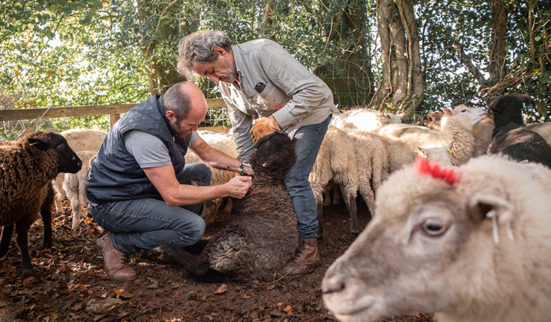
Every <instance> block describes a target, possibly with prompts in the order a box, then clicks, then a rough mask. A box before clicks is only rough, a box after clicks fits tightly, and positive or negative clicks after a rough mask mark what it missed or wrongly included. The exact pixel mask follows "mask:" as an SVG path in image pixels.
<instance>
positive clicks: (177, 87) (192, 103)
mask: <svg viewBox="0 0 551 322" xmlns="http://www.w3.org/2000/svg"><path fill="white" fill-rule="evenodd" d="M161 102H162V103H163V106H164V109H165V112H166V111H167V110H171V111H174V115H175V116H176V119H177V120H178V121H181V120H184V119H186V118H187V117H188V115H189V113H190V112H191V111H192V110H193V112H194V113H202V114H203V115H204V114H205V113H206V110H207V102H206V100H205V96H204V95H203V92H201V89H200V88H199V87H197V85H195V84H193V83H191V82H181V83H177V84H174V85H172V86H171V87H170V88H169V89H168V90H167V91H166V93H164V94H163V96H162V98H161Z"/></svg>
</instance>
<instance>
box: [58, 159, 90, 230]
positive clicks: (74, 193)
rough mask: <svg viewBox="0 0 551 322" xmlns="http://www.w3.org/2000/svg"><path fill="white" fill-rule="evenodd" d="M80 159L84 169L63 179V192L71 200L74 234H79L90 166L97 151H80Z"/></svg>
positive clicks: (85, 201) (68, 174)
mask: <svg viewBox="0 0 551 322" xmlns="http://www.w3.org/2000/svg"><path fill="white" fill-rule="evenodd" d="M77 155H78V157H79V158H80V159H81V160H82V168H81V169H80V170H79V171H78V172H77V173H65V174H64V179H63V190H64V191H65V194H66V195H67V196H68V198H69V202H70V203H71V209H72V211H73V224H72V227H71V228H72V230H73V234H75V235H76V234H77V232H78V228H79V226H80V219H81V218H83V211H84V206H85V204H86V203H87V202H88V199H86V189H85V185H86V181H87V180H88V174H89V173H90V166H91V164H92V162H93V161H94V160H95V159H96V155H97V151H79V152H77Z"/></svg>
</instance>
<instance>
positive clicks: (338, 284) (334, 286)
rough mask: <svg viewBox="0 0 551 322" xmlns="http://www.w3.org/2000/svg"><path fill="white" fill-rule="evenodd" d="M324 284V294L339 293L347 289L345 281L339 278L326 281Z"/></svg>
mask: <svg viewBox="0 0 551 322" xmlns="http://www.w3.org/2000/svg"><path fill="white" fill-rule="evenodd" d="M322 284H323V285H322V287H321V288H322V289H321V291H322V293H323V294H331V293H339V292H342V291H343V290H344V289H345V288H346V283H345V282H344V279H342V278H339V277H331V278H328V279H325V280H324V281H323V283H322Z"/></svg>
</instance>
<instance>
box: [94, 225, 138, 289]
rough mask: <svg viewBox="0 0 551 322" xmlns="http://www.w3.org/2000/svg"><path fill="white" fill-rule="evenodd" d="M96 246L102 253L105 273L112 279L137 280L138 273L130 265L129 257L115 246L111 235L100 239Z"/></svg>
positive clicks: (108, 234)
mask: <svg viewBox="0 0 551 322" xmlns="http://www.w3.org/2000/svg"><path fill="white" fill-rule="evenodd" d="M96 244H97V245H98V247H99V248H100V250H101V251H102V254H103V263H104V266H105V271H106V272H107V274H108V275H109V276H111V278H112V279H114V280H116V281H129V280H133V279H134V278H136V271H135V270H134V269H133V268H132V267H130V266H129V265H128V256H126V254H125V253H123V252H121V251H119V250H117V249H116V248H115V246H113V242H112V241H111V234H110V233H107V234H105V235H103V236H102V237H100V238H98V240H97V241H96Z"/></svg>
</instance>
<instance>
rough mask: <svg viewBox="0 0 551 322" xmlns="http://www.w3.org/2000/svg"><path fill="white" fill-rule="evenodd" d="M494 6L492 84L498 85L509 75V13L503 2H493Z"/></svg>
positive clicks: (493, 0)
mask: <svg viewBox="0 0 551 322" xmlns="http://www.w3.org/2000/svg"><path fill="white" fill-rule="evenodd" d="M491 5H492V34H491V43H490V64H489V66H488V67H489V68H488V72H489V73H490V79H489V83H490V84H492V85H493V84H496V83H497V82H499V81H501V80H502V79H503V77H504V76H505V75H506V74H507V69H506V67H507V61H506V58H507V56H506V55H507V53H506V49H505V45H506V43H507V39H506V36H507V35H506V34H507V12H506V11H505V7H504V4H503V0H491Z"/></svg>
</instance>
